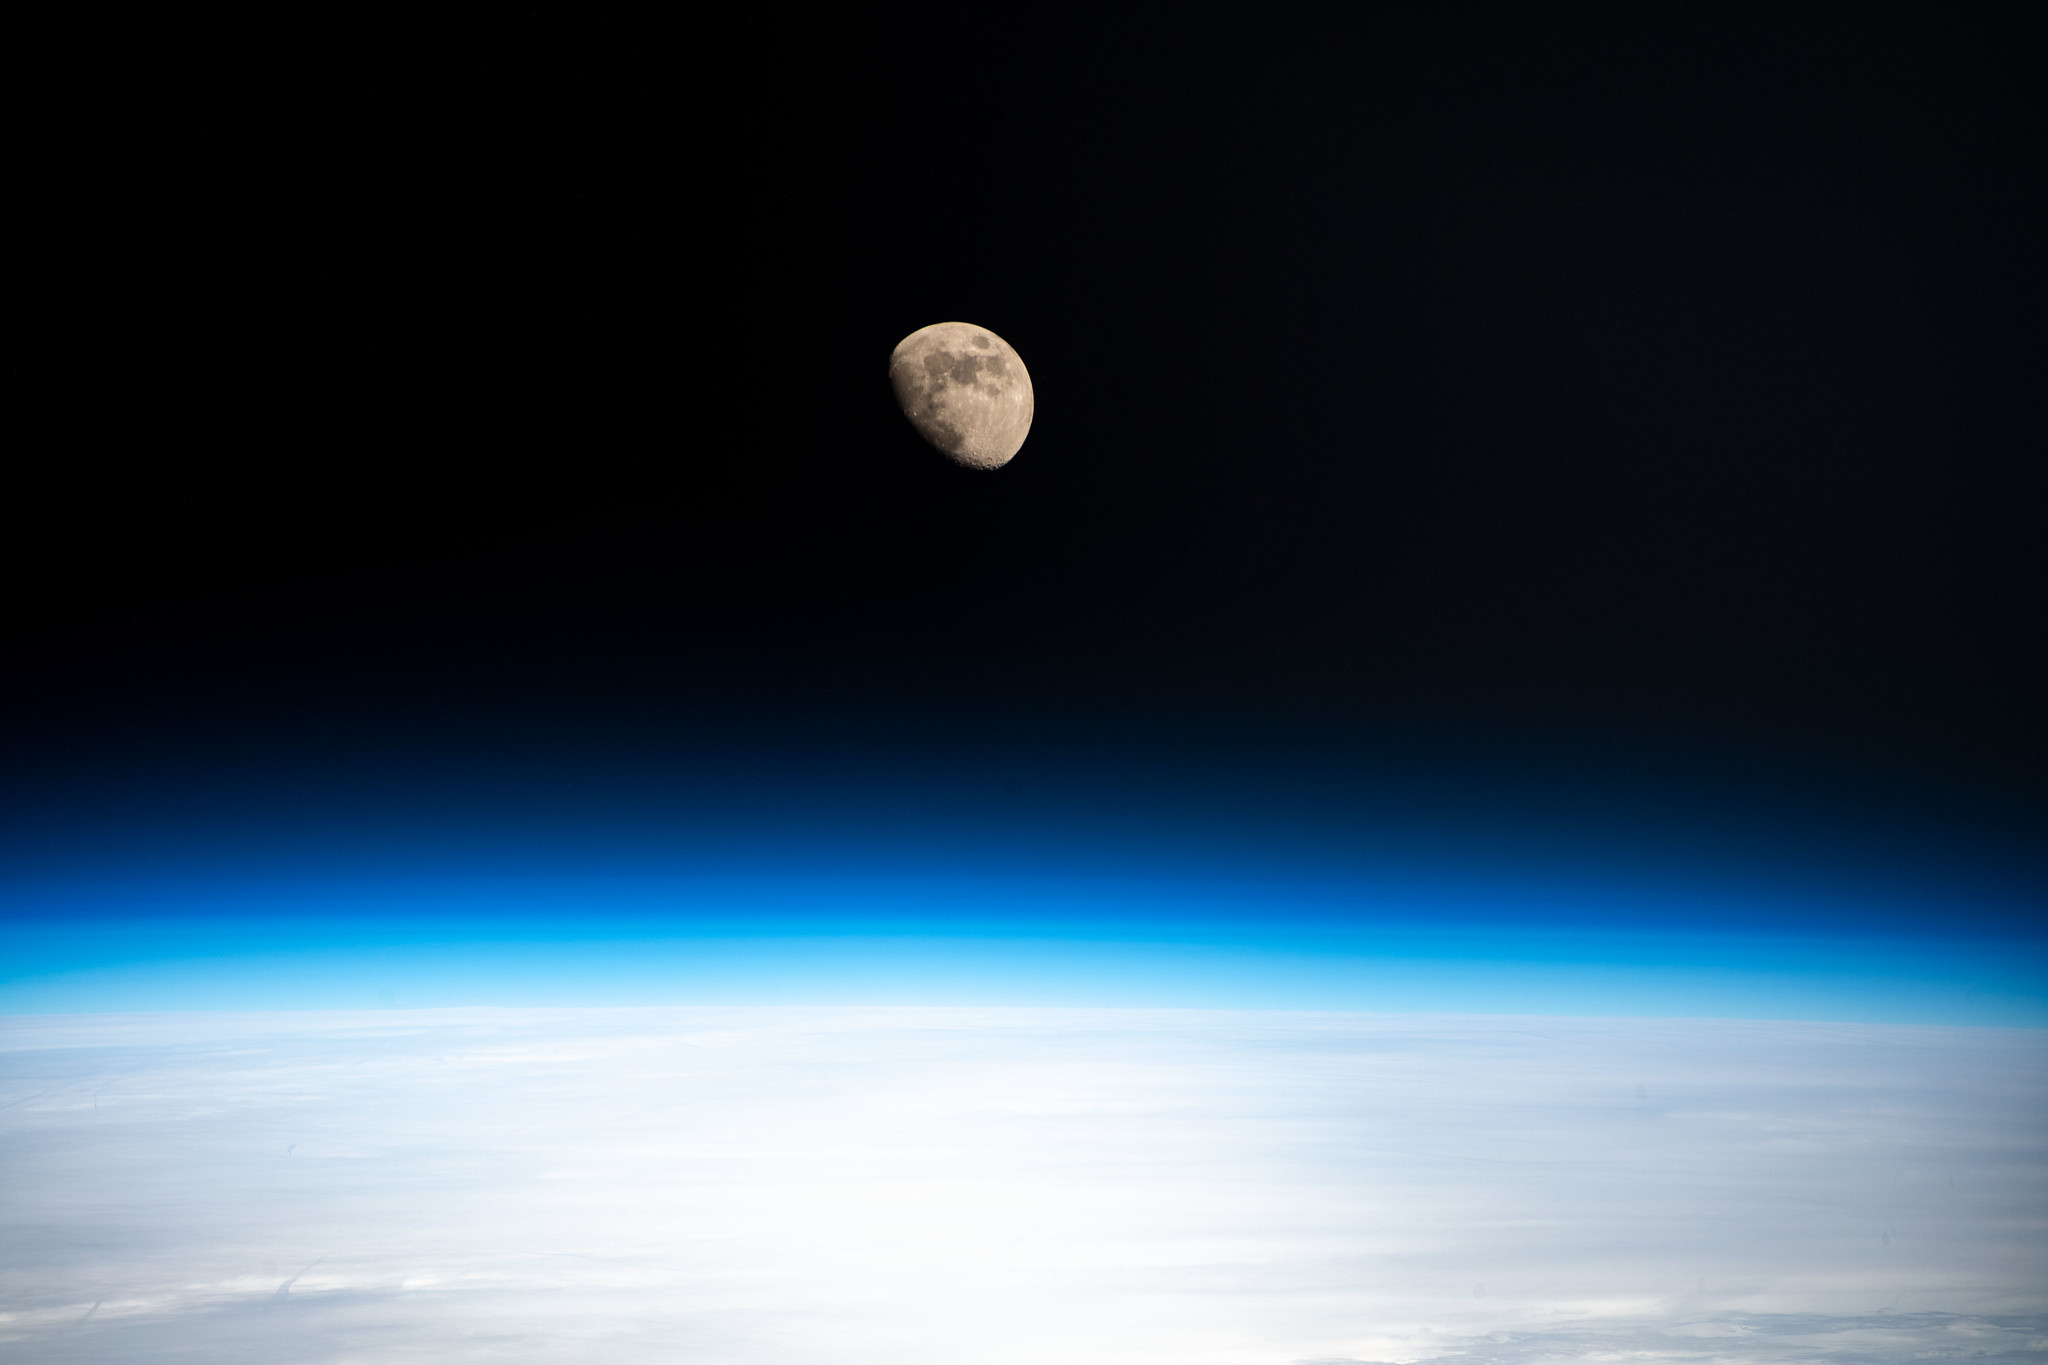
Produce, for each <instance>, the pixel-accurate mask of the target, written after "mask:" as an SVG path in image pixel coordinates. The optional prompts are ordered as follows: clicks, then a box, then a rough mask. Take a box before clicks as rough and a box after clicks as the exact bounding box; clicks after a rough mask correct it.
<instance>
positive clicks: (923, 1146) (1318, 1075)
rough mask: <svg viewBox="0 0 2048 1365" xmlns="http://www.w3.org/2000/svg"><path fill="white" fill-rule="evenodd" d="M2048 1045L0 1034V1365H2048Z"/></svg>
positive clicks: (1148, 1033) (1214, 1031) (522, 1018)
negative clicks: (1950, 1364)
mask: <svg viewBox="0 0 2048 1365" xmlns="http://www.w3.org/2000/svg"><path fill="white" fill-rule="evenodd" d="M2044 1061H2048V1034H2044V1033H2042V1032H2039V1031H2028V1030H1998V1029H1961V1028H1915V1027H1899V1026H1879V1025H1824V1024H1765V1023H1754V1022H1731V1021H1690V1022H1689V1021H1674V1020H1651V1021H1627V1020H1620V1021H1617V1020H1568V1019H1556V1018H1526V1019H1514V1018H1482V1017H1465V1018H1456V1017H1427V1016H1372V1015H1345V1014H1297V1013H1280V1012H1273V1013H1246V1012H1212V1011H1164V1010H1160V1011H1150V1010H1147V1011H1101V1010H1088V1011H1083V1010H969V1009H937V1008H933V1009H831V1010H801V1009H738V1008H716V1009H636V1010H573V1011H568V1010H553V1011H550V1010H483V1009H465V1010H435V1011H417V1012H399V1011H383V1012H377V1013H349V1014H314V1013H302V1014H273V1015H254V1014H245V1015H155V1016H143V1015H107V1016H70V1017H42V1018H13V1019H7V1020H0V1087H4V1093H0V1104H4V1105H5V1108H4V1109H0V1189H4V1201H5V1202H4V1218H0V1223H4V1226H5V1228H6V1235H5V1237H4V1238H0V1308H4V1313H0V1356H4V1357H9V1358H17V1359H23V1360H29V1359H33V1360H36V1361H39V1362H48V1363H49V1365H60V1363H62V1362H85V1361H91V1362H126V1361H136V1362H141V1361H149V1362H162V1361H178V1360H192V1361H205V1362H213V1363H217V1365H237V1363H238V1362H249V1365H297V1363H299V1362H304V1363H305V1365H371V1363H372V1362H375V1363H376V1365H391V1363H392V1362H415V1361H417V1362H422V1363H424V1362H437V1363H438V1362H451V1363H452V1362H470V1361H506V1362H522V1363H528V1362H533V1363H539V1365H552V1363H553V1362H572V1361H573V1362H585V1361H587V1362H592V1365H599V1363H600V1362H601V1363H602V1365H638V1363H639V1362H662V1363H663V1365H669V1363H671V1362H679V1361H688V1362H692V1363H693V1365H726V1363H727V1362H731V1363H733V1365H739V1363H741V1362H744V1363H745V1365H1053V1363H1054V1362H1058V1363H1059V1365H1297V1363H1301V1362H1313V1363H1314V1365H1351V1363H1352V1362H1361V1361H1421V1360H1430V1359H1435V1358H1438V1357H1448V1356H1453V1355H1455V1356H1457V1357H1458V1359H1459V1360H1460V1361H1461V1362H1464V1365H1482V1363H1483V1362H1488V1361H1495V1362H1535V1361H1538V1360H1543V1361H1546V1362H1553V1363H1554V1365H1562V1362H1572V1361H1592V1360H1628V1361H1674V1362H1678V1361H1685V1362H1694V1361H1696V1362H1751V1361H1754V1362H1777V1361H1784V1362H1793V1361H1843V1362H1849V1361H1861V1362H1867V1361H1874V1360H1875V1361H1883V1360H1901V1361H1904V1360H1923V1359H1937V1360H1966V1359H1967V1360H1975V1361H1987V1362H1997V1361H2013V1362H2020V1361H2031V1362H2048V1074H2044V1065H2043V1064H2044Z"/></svg>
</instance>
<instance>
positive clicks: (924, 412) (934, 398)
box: [889, 322, 1032, 469]
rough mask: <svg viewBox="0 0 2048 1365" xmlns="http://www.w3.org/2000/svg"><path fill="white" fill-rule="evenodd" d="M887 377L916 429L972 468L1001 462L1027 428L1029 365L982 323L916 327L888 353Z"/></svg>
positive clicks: (994, 466)
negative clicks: (979, 324)
mask: <svg viewBox="0 0 2048 1365" xmlns="http://www.w3.org/2000/svg"><path fill="white" fill-rule="evenodd" d="M889 383H890V384H891V385H892V386H894V388H895V390H896V401H897V403H898V404H900V405H901V406H902V408H903V415H904V416H905V417H907V418H909V419H910V425H911V426H913V427H915V428H917V434H918V435H920V436H922V437H924V438H925V440H927V441H929V442H931V444H932V446H933V447H934V448H935V449H937V450H938V452H939V453H940V454H942V455H944V456H945V457H946V458H947V459H949V460H952V461H953V462H954V463H955V464H962V465H965V466H967V467H968V468H969V469H1000V468H1001V467H1002V466H1004V465H1006V464H1008V463H1009V462H1010V457H1011V456H1013V455H1015V454H1016V453H1017V451H1018V449H1019V447H1021V446H1022V445H1023V444H1024V438H1025V437H1026V436H1027V435H1029V434H1030V432H1031V410H1032V399H1031V374H1030V371H1028V370H1026V369H1025V368H1024V361H1023V359H1022V358H1021V357H1019V356H1018V354H1017V353H1016V351H1014V350H1012V349H1011V348H1010V343H1009V342H1007V341H1004V340H1003V339H1002V338H1001V337H999V336H997V335H996V334H995V333H994V332H991V331H990V330H989V329H988V328H986V327H976V326H975V325H974V324H973V323H971V322H935V323H933V324H932V325H931V326H929V327H920V328H918V329H917V330H916V331H915V332H912V333H911V334H910V335H909V336H907V337H905V338H903V340H901V341H899V342H897V343H896V349H895V351H893V352H892V353H891V354H890V356H889Z"/></svg>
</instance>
